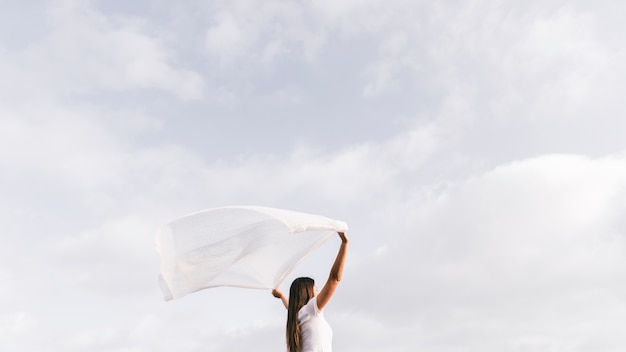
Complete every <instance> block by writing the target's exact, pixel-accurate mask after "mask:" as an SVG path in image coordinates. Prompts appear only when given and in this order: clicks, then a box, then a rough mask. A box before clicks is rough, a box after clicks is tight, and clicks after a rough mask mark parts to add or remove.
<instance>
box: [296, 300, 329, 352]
mask: <svg viewBox="0 0 626 352" xmlns="http://www.w3.org/2000/svg"><path fill="white" fill-rule="evenodd" d="M298 320H299V321H300V343H301V346H302V347H301V348H302V350H301V352H331V351H332V340H333V330H332V329H331V327H330V325H328V322H327V321H326V319H325V318H324V312H323V311H320V310H319V309H318V308H317V300H316V299H315V297H313V298H311V299H310V300H309V302H308V303H307V304H306V305H305V306H304V307H302V308H301V309H300V311H299V312H298Z"/></svg>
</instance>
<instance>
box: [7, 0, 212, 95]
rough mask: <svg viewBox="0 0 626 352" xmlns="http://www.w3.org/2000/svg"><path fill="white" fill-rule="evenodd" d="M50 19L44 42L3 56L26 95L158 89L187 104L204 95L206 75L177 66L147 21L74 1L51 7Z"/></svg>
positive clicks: (49, 11)
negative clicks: (102, 10) (111, 14)
mask: <svg viewBox="0 0 626 352" xmlns="http://www.w3.org/2000/svg"><path fill="white" fill-rule="evenodd" d="M46 15H47V16H46V20H47V23H46V25H48V26H49V27H50V29H49V30H48V32H47V33H46V34H45V35H44V36H43V38H40V39H39V40H38V41H35V42H33V43H31V45H29V46H28V47H26V48H25V49H24V50H21V51H18V52H12V53H10V54H6V55H5V58H6V59H7V60H6V61H8V65H10V66H9V67H8V68H7V71H9V72H10V76H12V77H13V79H12V81H11V82H12V85H11V86H12V87H13V90H15V89H16V88H17V90H18V91H19V92H22V95H28V94H30V97H31V99H32V95H33V94H37V95H43V96H44V97H49V96H50V94H52V92H54V94H53V96H57V95H67V94H69V95H72V94H78V95H83V94H86V93H88V92H90V93H94V92H99V91H101V90H103V89H104V90H113V91H126V90H133V89H135V90H136V89H154V90H160V91H165V92H168V93H170V94H173V95H174V96H177V97H179V98H181V99H185V100H190V99H198V98H200V97H202V95H203V90H204V79H203V78H202V76H201V75H199V74H198V73H196V72H194V71H192V70H190V69H186V68H182V67H176V66H177V64H179V63H180V58H177V57H176V56H175V55H174V51H173V50H172V48H168V47H166V46H165V44H164V42H163V41H162V40H160V39H157V38H156V37H154V36H151V35H150V33H148V32H149V28H147V26H146V24H145V22H142V21H141V20H138V19H136V18H132V17H129V18H125V17H115V16H106V15H104V14H102V13H100V12H98V11H97V10H96V9H95V8H93V7H90V5H89V4H87V3H85V2H76V1H64V2H61V3H58V4H56V5H55V6H50V7H49V8H48V9H47V13H46ZM6 61H5V63H4V64H5V65H7V62H6ZM6 84H8V82H4V84H3V85H6ZM9 93H10V92H9ZM10 94H15V93H10ZM22 99H24V98H22Z"/></svg>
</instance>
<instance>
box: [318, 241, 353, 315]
mask: <svg viewBox="0 0 626 352" xmlns="http://www.w3.org/2000/svg"><path fill="white" fill-rule="evenodd" d="M338 234H339V237H340V238H341V247H339V253H337V258H335V262H334V263H333V267H332V268H331V269H330V275H328V281H326V284H324V287H323V288H322V290H321V291H320V292H319V293H318V295H317V298H316V299H317V308H318V309H319V310H322V309H324V307H325V306H326V304H327V303H328V301H330V298H331V297H332V296H333V293H335V290H336V289H337V287H338V286H339V281H341V276H342V275H343V267H344V264H345V262H346V253H347V251H348V236H346V234H345V233H344V232H338Z"/></svg>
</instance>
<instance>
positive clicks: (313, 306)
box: [299, 297, 322, 316]
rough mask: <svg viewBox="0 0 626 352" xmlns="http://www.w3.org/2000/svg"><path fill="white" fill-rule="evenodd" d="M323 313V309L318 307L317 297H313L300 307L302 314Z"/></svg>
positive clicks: (300, 313) (313, 314) (314, 314)
mask: <svg viewBox="0 0 626 352" xmlns="http://www.w3.org/2000/svg"><path fill="white" fill-rule="evenodd" d="M319 314H322V311H321V310H320V309H319V308H318V307H317V299H316V297H312V298H311V299H310V300H309V301H308V302H307V304H305V305H304V306H303V307H302V308H300V312H299V315H300V316H316V315H319Z"/></svg>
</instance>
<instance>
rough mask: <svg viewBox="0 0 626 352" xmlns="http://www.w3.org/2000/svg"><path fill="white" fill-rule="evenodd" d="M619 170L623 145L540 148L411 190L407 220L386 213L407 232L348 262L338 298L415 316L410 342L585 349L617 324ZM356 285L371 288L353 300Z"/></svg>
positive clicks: (363, 310)
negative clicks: (612, 148)
mask: <svg viewBox="0 0 626 352" xmlns="http://www.w3.org/2000/svg"><path fill="white" fill-rule="evenodd" d="M625 173H626V160H625V159H624V157H623V155H615V156H612V157H607V158H601V159H590V158H586V157H582V156H576V155H547V156H542V157H537V158H533V159H528V160H523V161H519V162H514V163H510V164H506V165H501V166H499V167H497V168H495V169H493V170H491V171H488V172H486V173H484V174H482V175H477V176H475V177H472V178H470V179H467V180H465V181H463V182H460V183H456V184H452V185H450V186H448V187H446V188H445V189H443V190H441V191H440V192H439V193H438V194H437V195H436V196H435V197H424V196H423V195H420V194H419V193H417V194H415V195H414V196H413V197H412V199H410V202H411V204H413V205H414V206H413V207H412V208H411V209H410V210H406V209H405V210H404V212H403V213H402V214H401V216H404V217H406V218H407V219H409V220H407V222H409V223H410V225H408V228H406V227H404V228H403V227H402V226H400V225H401V224H400V225H395V226H394V225H393V224H390V231H395V232H398V229H400V231H402V236H400V237H395V241H394V242H392V245H391V246H390V247H389V249H388V251H387V253H385V254H383V255H380V256H377V257H374V256H372V258H371V259H370V260H363V261H361V262H360V264H359V265H357V266H356V267H354V268H352V270H354V273H353V274H354V275H356V277H355V278H353V279H352V280H354V281H352V282H350V283H351V285H346V286H347V287H345V288H342V289H347V290H349V292H347V293H345V294H344V295H342V296H341V297H342V301H341V303H340V306H342V308H341V309H342V310H345V311H347V312H350V311H356V312H358V313H357V314H363V315H371V316H376V317H377V319H382V321H384V322H385V324H391V326H402V325H407V324H409V325H416V326H418V327H419V330H418V331H423V335H422V334H419V335H418V337H417V338H416V339H415V340H414V343H415V345H414V347H416V346H419V347H420V348H434V346H435V345H437V346H438V348H437V350H447V349H450V350H454V349H455V348H459V347H460V346H461V345H462V346H465V347H469V348H483V349H488V350H502V349H519V348H522V349H523V348H525V347H529V346H532V347H533V348H559V347H569V348H572V349H574V350H578V349H580V350H584V347H580V346H589V345H595V344H597V343H602V339H603V337H600V336H606V335H610V336H619V332H618V330H619V329H621V328H622V327H623V324H620V323H619V319H620V318H618V317H619V316H620V315H622V314H623V313H624V312H625V311H624V309H623V307H624V302H623V298H621V295H620V292H623V290H624V285H623V283H622V281H621V280H619V278H620V277H622V276H623V275H624V272H623V270H622V269H621V268H624V267H625V266H624V264H625V263H624V258H625V255H624V254H626V253H625V252H626V242H625V241H626V238H625V237H624V228H623V223H622V222H620V217H621V216H620V214H622V213H623V211H624V197H626V184H625V183H624V180H625V179H626V178H625V177H624V176H625ZM350 280H351V279H350V274H347V275H346V282H348V281H350ZM361 292H367V294H368V296H370V297H378V299H373V300H370V301H369V302H368V304H367V305H365V306H362V305H354V304H351V302H353V301H351V300H350V299H349V297H355V296H358V295H359V294H361ZM616 312H620V313H616ZM342 328H344V329H349V326H342ZM600 329H602V330H604V331H605V332H602V333H600V334H597V333H598V332H599V331H600ZM606 329H608V330H606ZM434 336H439V338H437V339H435V338H433V337H434ZM382 338H383V337H381V339H382ZM485 341H489V343H490V344H493V345H492V346H491V345H490V346H486V345H485ZM623 343H624V341H622V340H620V339H612V341H611V343H610V345H609V346H607V348H609V349H610V348H613V349H616V348H618V347H619V346H620V344H623Z"/></svg>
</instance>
